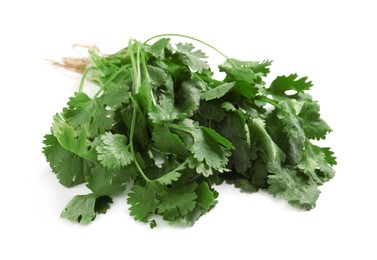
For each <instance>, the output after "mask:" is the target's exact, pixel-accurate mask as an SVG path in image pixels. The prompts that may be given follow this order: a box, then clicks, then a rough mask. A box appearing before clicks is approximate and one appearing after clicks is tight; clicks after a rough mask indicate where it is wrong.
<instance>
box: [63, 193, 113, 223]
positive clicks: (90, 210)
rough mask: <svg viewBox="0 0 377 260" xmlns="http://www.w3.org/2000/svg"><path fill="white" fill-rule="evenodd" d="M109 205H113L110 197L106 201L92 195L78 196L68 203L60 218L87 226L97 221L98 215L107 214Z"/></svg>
mask: <svg viewBox="0 0 377 260" xmlns="http://www.w3.org/2000/svg"><path fill="white" fill-rule="evenodd" d="M97 200H98V202H97ZM109 203H112V200H111V198H109V197H107V198H106V199H103V198H102V197H99V198H97V197H96V196H95V195H94V194H92V193H90V194H86V195H77V196H75V197H74V198H73V199H72V200H71V201H70V202H69V203H68V205H67V206H66V207H65V209H64V210H63V212H62V213H61V215H60V216H61V217H62V218H66V219H68V220H70V221H73V222H78V223H79V224H83V225H85V224H88V223H90V222H91V221H93V220H94V219H95V217H96V215H97V214H96V213H106V210H107V209H108V208H109ZM96 204H97V205H96Z"/></svg>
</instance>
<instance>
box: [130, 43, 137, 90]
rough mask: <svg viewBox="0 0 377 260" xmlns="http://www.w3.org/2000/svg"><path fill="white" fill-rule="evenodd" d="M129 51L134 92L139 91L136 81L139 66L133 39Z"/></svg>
mask: <svg viewBox="0 0 377 260" xmlns="http://www.w3.org/2000/svg"><path fill="white" fill-rule="evenodd" d="M128 52H129V54H130V58H131V63H132V83H133V91H132V92H133V93H135V94H136V93H137V92H136V91H137V87H136V81H137V79H136V78H137V68H136V60H135V56H134V49H133V39H130V40H129V41H128Z"/></svg>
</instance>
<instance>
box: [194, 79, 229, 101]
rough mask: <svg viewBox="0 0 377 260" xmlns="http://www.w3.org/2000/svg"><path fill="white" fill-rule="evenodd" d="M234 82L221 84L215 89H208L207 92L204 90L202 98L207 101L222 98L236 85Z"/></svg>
mask: <svg viewBox="0 0 377 260" xmlns="http://www.w3.org/2000/svg"><path fill="white" fill-rule="evenodd" d="M234 84H235V83H234V82H230V83H224V84H221V85H219V86H217V87H215V88H213V89H210V90H208V91H207V92H204V93H203V94H202V96H201V98H202V99H204V100H207V101H208V100H212V99H217V98H221V97H222V96H224V95H225V94H226V93H228V92H229V91H230V90H231V89H232V88H233V87H234Z"/></svg>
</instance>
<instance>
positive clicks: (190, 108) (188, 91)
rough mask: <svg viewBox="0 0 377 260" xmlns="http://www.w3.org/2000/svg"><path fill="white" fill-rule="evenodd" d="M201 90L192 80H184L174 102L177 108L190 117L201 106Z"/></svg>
mask: <svg viewBox="0 0 377 260" xmlns="http://www.w3.org/2000/svg"><path fill="white" fill-rule="evenodd" d="M200 96H201V90H200V89H199V88H198V86H197V85H196V84H195V82H194V81H192V80H186V81H183V82H182V84H181V88H180V89H178V91H177V95H176V97H175V100H174V102H175V103H176V104H177V109H178V110H179V111H180V112H181V113H182V114H185V115H186V116H187V117H190V116H192V115H193V114H194V112H195V111H196V110H197V109H198V108H199V104H200Z"/></svg>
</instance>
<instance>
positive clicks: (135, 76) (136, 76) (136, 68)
mask: <svg viewBox="0 0 377 260" xmlns="http://www.w3.org/2000/svg"><path fill="white" fill-rule="evenodd" d="M128 51H129V54H130V58H131V63H132V72H133V73H132V83H133V93H134V94H137V93H138V92H139V87H140V82H141V75H140V74H141V73H140V44H139V45H138V49H137V53H136V59H137V61H136V60H135V56H134V50H133V40H132V39H131V40H130V41H129V42H128ZM131 100H132V103H133V106H134V107H133V111H132V120H131V129H130V148H131V152H132V153H133V154H135V149H134V133H135V126H136V117H137V110H138V108H137V102H136V101H135V100H134V99H133V98H132V96H131ZM134 162H135V166H136V168H137V170H138V171H139V173H140V175H141V176H142V177H143V179H144V180H145V181H146V182H150V179H149V178H148V177H147V176H146V175H145V173H144V172H143V169H142V168H141V166H140V164H139V162H138V161H137V158H136V156H135V158H134Z"/></svg>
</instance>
